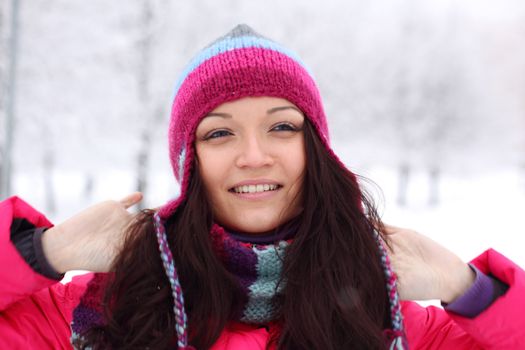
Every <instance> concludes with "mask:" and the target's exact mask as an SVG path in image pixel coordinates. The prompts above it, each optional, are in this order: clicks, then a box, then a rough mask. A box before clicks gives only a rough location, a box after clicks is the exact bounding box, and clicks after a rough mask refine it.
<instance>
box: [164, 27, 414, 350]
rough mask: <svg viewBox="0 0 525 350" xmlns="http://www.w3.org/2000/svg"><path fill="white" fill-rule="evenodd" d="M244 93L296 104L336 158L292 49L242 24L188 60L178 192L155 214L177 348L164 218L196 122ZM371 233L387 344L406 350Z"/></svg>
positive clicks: (391, 281)
mask: <svg viewBox="0 0 525 350" xmlns="http://www.w3.org/2000/svg"><path fill="white" fill-rule="evenodd" d="M247 96H251V97H255V96H270V97H279V98H284V99H286V100H288V101H290V102H291V103H293V104H295V105H296V106H297V107H298V108H299V109H300V110H301V111H302V112H303V113H304V115H305V117H306V118H308V119H309V121H310V122H311V123H312V124H313V125H314V127H315V129H316V131H317V134H318V135H319V137H320V139H321V141H322V142H323V144H324V145H325V147H326V148H327V150H328V151H329V153H330V154H331V155H332V156H333V157H334V158H335V159H337V156H336V155H335V154H334V153H333V151H332V149H331V148H330V142H329V135H328V126H327V121H326V116H325V113H324V109H323V105H322V102H321V96H320V94H319V90H318V88H317V86H316V83H315V81H314V80H313V78H312V74H311V73H310V71H309V70H308V68H307V67H306V66H305V65H304V63H303V62H302V61H301V59H300V58H299V57H298V56H297V55H296V54H295V53H293V52H292V51H290V50H289V49H287V48H285V47H283V46H281V45H279V44H277V43H276V42H274V41H272V40H270V39H267V38H265V37H263V36H261V35H259V34H258V33H256V32H255V31H253V30H252V29H251V28H250V27H249V26H247V25H245V24H241V25H238V26H236V27H235V28H234V29H233V30H231V31H230V32H229V33H228V34H226V35H225V36H223V37H221V38H219V39H217V40H216V41H214V42H213V43H212V44H210V45H209V46H207V47H206V48H204V49H203V50H202V51H201V52H200V53H199V54H198V55H197V56H196V57H194V58H193V59H192V60H191V61H190V63H189V64H188V66H187V67H186V68H185V69H184V71H183V73H182V75H181V77H180V78H179V80H178V82H177V85H176V87H175V98H174V101H173V107H172V110H171V121H170V126H169V155H170V161H171V165H172V168H173V172H174V174H175V177H176V178H177V180H178V181H179V182H180V184H181V188H180V194H179V196H178V197H177V198H176V199H174V200H172V201H170V202H168V203H167V204H166V205H165V206H163V207H162V208H161V209H160V210H159V211H158V212H157V213H156V214H155V227H156V232H157V239H158V242H159V248H160V252H161V258H162V261H163V264H164V268H165V270H166V274H167V276H168V278H169V280H170V283H171V288H172V294H173V298H174V312H175V317H176V323H177V325H176V331H177V337H178V346H179V349H184V348H187V346H188V334H187V317H186V313H185V310H184V298H183V295H182V289H181V286H180V284H179V279H178V276H177V270H176V267H175V265H174V260H173V256H172V254H171V250H170V248H169V246H168V241H167V236H166V232H165V228H164V222H165V221H166V220H167V219H168V218H169V217H170V216H171V215H172V214H173V213H174V212H175V211H176V209H177V207H178V206H179V205H180V203H182V202H183V201H184V199H185V198H186V196H187V195H188V193H187V189H188V183H189V179H190V177H191V172H192V165H193V160H194V149H193V143H194V140H195V130H196V128H197V125H198V124H199V122H200V121H201V120H202V119H203V118H204V117H205V116H206V115H207V114H208V113H209V112H210V111H211V110H213V109H215V108H216V107H218V106H219V105H221V104H223V103H225V102H228V101H233V100H237V99H240V98H242V97H247ZM341 164H342V163H341ZM342 166H343V165H342ZM375 238H376V241H377V243H378V246H379V250H380V252H381V258H382V263H383V267H384V271H385V274H386V278H387V290H388V293H389V298H390V310H391V319H392V329H391V331H390V333H391V334H390V338H392V339H391V348H392V349H403V348H405V349H406V344H405V341H404V335H403V325H402V316H401V310H400V304H399V298H398V293H397V289H396V278H395V274H394V273H393V271H392V269H391V266H390V262H389V260H388V256H387V254H386V250H385V248H384V247H383V244H382V242H381V239H380V237H379V235H377V234H376V237H375ZM403 346H405V347H403Z"/></svg>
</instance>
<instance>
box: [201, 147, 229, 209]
mask: <svg viewBox="0 0 525 350" xmlns="http://www.w3.org/2000/svg"><path fill="white" fill-rule="evenodd" d="M197 160H198V162H199V174H200V177H201V179H202V182H203V184H204V188H205V190H206V193H207V194H208V196H209V197H210V199H211V200H212V201H215V199H216V198H215V197H216V196H217V193H219V192H220V191H221V190H222V188H223V186H224V183H225V178H226V173H227V170H228V169H227V166H226V162H225V157H224V156H222V155H218V154H216V152H209V151H207V150H205V149H199V148H197Z"/></svg>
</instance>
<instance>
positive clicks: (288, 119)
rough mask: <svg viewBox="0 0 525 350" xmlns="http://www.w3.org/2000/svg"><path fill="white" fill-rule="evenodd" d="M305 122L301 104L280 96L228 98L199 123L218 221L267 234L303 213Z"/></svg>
mask: <svg viewBox="0 0 525 350" xmlns="http://www.w3.org/2000/svg"><path fill="white" fill-rule="evenodd" d="M303 123H304V116H303V114H302V112H301V111H300V110H299V109H298V108H297V107H296V106H294V105H293V104H292V103H290V102H289V101H287V100H284V99H281V98H275V97H245V98H242V99H239V100H236V101H233V102H227V103H224V104H222V105H220V106H219V107H217V108H215V109H214V110H213V111H211V112H210V113H209V114H208V115H207V116H206V117H205V118H204V119H203V120H202V121H201V122H200V124H199V125H198V126H197V131H196V138H195V148H196V152H197V160H198V164H199V166H198V168H199V173H200V176H201V178H202V180H203V183H204V187H205V189H206V191H207V193H208V196H209V198H210V200H211V204H212V208H213V214H214V217H215V220H216V221H217V223H219V224H221V225H223V226H225V227H227V228H230V229H233V230H237V231H242V232H246V233H254V234H256V233H264V232H267V231H270V230H272V229H274V228H276V227H277V226H278V225H280V224H283V223H285V222H286V221H288V220H290V219H291V218H292V217H294V216H295V215H297V214H298V213H299V212H300V209H301V208H300V203H301V196H300V194H301V188H302V183H303V177H304V171H305V150H304V138H303V131H302V127H303Z"/></svg>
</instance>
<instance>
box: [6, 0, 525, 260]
mask: <svg viewBox="0 0 525 350" xmlns="http://www.w3.org/2000/svg"><path fill="white" fill-rule="evenodd" d="M13 3H15V1H13V0H2V1H0V88H1V94H0V151H1V152H0V154H1V158H0V162H1V163H0V167H2V168H3V169H4V171H3V172H2V174H3V175H2V177H0V183H1V184H3V188H4V192H2V194H1V197H2V198H5V197H6V196H7V195H9V194H17V195H19V196H21V197H22V198H24V199H25V200H27V201H28V202H30V203H31V204H32V205H34V206H35V207H36V208H39V209H40V210H41V211H43V212H44V213H46V214H47V215H48V217H49V218H50V219H51V220H53V221H55V222H60V221H61V220H64V219H65V218H67V217H69V216H71V215H73V214H74V213H76V212H77V211H79V210H81V209H82V208H84V207H86V206H88V205H90V204H92V203H95V202H97V201H101V200H105V199H118V198H120V197H123V196H125V195H126V194H128V193H130V192H132V191H135V190H137V189H140V190H142V191H143V192H144V193H145V203H144V205H145V206H146V207H156V206H159V205H161V204H163V203H164V202H166V201H167V200H168V199H169V198H172V197H174V196H175V195H176V194H177V191H178V189H177V184H176V183H175V181H174V178H173V176H172V174H171V169H170V166H169V161H168V155H167V136H166V131H167V123H168V119H169V109H170V104H171V99H172V97H173V96H172V93H173V92H172V91H173V87H174V83H175V81H176V79H177V77H178V74H179V72H180V71H181V69H182V68H183V66H184V65H185V64H186V63H187V62H188V61H189V59H190V58H191V57H192V56H193V55H194V54H195V53H196V52H197V51H198V50H200V49H201V48H203V47H204V46H206V45H207V44H208V43H209V42H211V41H212V40H214V39H215V38H217V37H218V36H221V35H223V34H224V33H226V32H227V31H229V30H230V29H231V28H233V27H234V26H235V25H236V24H238V23H247V24H249V25H250V26H252V27H253V28H255V29H256V30H257V31H259V32H260V33H262V34H264V35H265V36H267V37H269V38H272V39H274V40H276V41H278V42H280V43H283V44H284V45H285V46H287V47H289V48H291V49H293V50H294V51H296V52H298V53H299V55H300V56H301V57H302V58H303V60H304V61H305V62H306V63H307V64H308V65H309V67H310V69H311V70H312V71H313V72H314V74H315V76H316V79H317V81H318V84H319V87H320V90H321V93H322V95H323V98H324V103H325V108H326V111H327V115H328V117H329V121H330V127H331V134H332V142H333V147H334V149H335V151H336V153H337V154H338V155H339V156H340V157H341V159H342V160H343V161H344V162H345V163H346V164H347V165H348V166H349V167H350V168H351V169H353V170H354V171H355V172H357V173H358V174H361V175H363V176H365V177H367V178H369V179H371V180H372V181H373V182H374V183H375V184H376V185H367V187H368V188H369V189H370V191H371V192H372V193H373V195H374V197H375V199H376V201H377V203H378V205H379V208H380V211H381V213H382V214H383V217H384V219H385V221H386V222H388V223H391V224H394V225H397V226H407V227H411V228H414V229H417V230H418V231H420V232H423V233H425V234H427V235H429V236H431V237H432V238H433V239H435V240H437V241H439V242H441V243H443V244H444V245H446V246H447V247H449V248H450V249H452V250H453V251H455V252H456V253H458V254H459V255H460V256H461V257H462V258H463V259H465V260H469V259H471V258H473V257H475V256H476V255H477V254H479V253H481V252H482V251H483V250H485V249H486V248H488V247H494V248H496V249H498V250H500V251H501V252H503V253H504V254H506V255H507V256H509V257H510V258H512V259H513V260H515V261H516V262H518V263H519V264H520V265H522V266H525V225H524V224H523V220H522V216H521V215H523V214H524V209H525V152H524V151H525V45H524V44H523V43H524V41H523V38H524V37H525V3H524V2H523V1H521V0H515V1H511V0H500V1H489V0H455V1H451V0H449V1H445V0H433V1H432V0H426V1H416V0H374V1H358V0H346V1H342V0H341V1H335V0H323V1H308V2H306V1H282V0H279V1H277V0H266V1H264V2H263V1H259V2H254V1H241V0H221V1H217V0H215V1H213V0H193V1H169V0H151V1H148V0H140V1H139V0H129V1H126V2H121V1H103V0H91V1H81V0H52V1H50V0H32V1H24V0H19V1H18V4H19V10H18V22H17V25H16V26H13V16H12V10H13ZM13 28H16V30H15V32H17V33H18V34H17V36H16V38H17V40H16V42H15V44H16V45H15V46H12V44H13V41H10V39H11V38H12V37H13V35H12V34H13ZM13 47H16V50H13ZM12 63H15V64H12ZM13 73H14V75H13ZM10 103H11V105H12V106H13V113H11V114H10V113H9V106H10ZM8 115H12V116H13V117H14V125H13V128H11V127H9V123H8ZM10 138H11V139H12V146H11V147H9V142H8V141H9V139H10ZM9 158H10V159H11V160H12V165H11V168H10V171H9V173H10V174H11V186H10V189H8V190H5V189H6V187H7V186H6V184H7V183H8V182H7V177H6V174H7V172H6V171H5V169H6V165H7V164H9V163H8V159H9ZM6 191H7V192H6Z"/></svg>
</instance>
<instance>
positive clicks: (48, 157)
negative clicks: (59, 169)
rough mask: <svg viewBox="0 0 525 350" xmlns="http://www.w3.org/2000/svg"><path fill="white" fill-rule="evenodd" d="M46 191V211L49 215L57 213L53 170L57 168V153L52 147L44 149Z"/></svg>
mask: <svg viewBox="0 0 525 350" xmlns="http://www.w3.org/2000/svg"><path fill="white" fill-rule="evenodd" d="M43 168H44V193H45V203H46V204H45V206H46V212H47V213H49V215H53V214H55V213H56V201H55V185H54V183H53V172H54V170H55V154H54V152H53V150H52V149H51V148H48V149H46V150H45V151H44V167H43Z"/></svg>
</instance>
